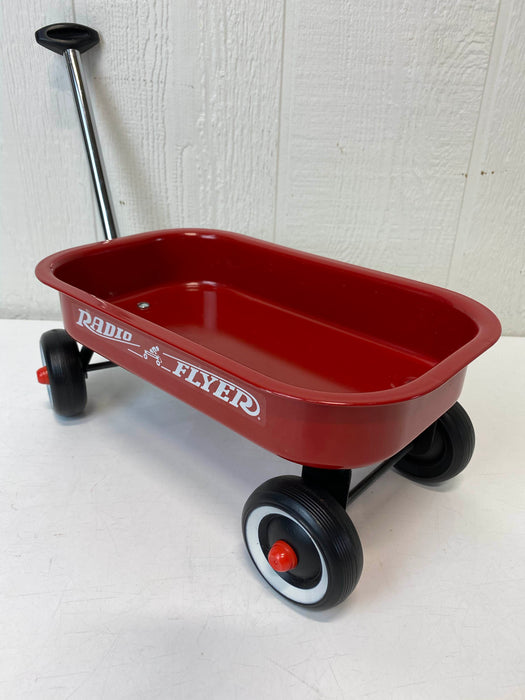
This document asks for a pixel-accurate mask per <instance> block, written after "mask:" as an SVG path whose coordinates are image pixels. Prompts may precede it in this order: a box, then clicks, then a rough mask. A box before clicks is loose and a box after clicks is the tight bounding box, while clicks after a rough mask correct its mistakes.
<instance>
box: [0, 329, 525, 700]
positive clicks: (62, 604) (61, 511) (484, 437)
mask: <svg viewBox="0 0 525 700" xmlns="http://www.w3.org/2000/svg"><path fill="white" fill-rule="evenodd" d="M57 325H60V324H56V323H55V324H53V323H50V322H38V321H3V322H1V323H0V347H1V357H2V367H3V371H2V375H1V379H0V387H1V388H0V397H1V398H0V401H1V404H2V414H1V424H0V459H1V463H0V464H1V466H0V502H1V509H0V519H1V522H0V550H1V557H0V621H1V628H0V629H1V634H0V697H2V698H6V699H7V698H9V699H10V698H38V699H39V700H41V699H47V698H53V699H55V698H56V699H62V698H64V699H65V698H86V699H89V700H93V698H97V699H98V698H108V699H110V698H111V700H115V699H117V698H147V699H150V698H184V699H186V698H227V699H228V700H232V699H234V698H239V699H242V700H246V698H272V700H273V698H275V697H286V698H301V700H309V699H310V698H334V699H335V698H365V697H366V698H372V699H373V700H379V699H380V698H385V699H386V698H389V699H395V700H412V699H414V700H416V699H417V700H421V699H424V698H432V699H434V698H435V699H439V700H443V699H446V698H458V699H461V700H469V699H470V698H472V699H473V700H474V699H475V700H483V699H484V698H487V699H489V698H490V699H491V700H493V699H494V698H498V699H500V698H504V699H506V700H507V699H511V698H524V697H525V633H524V630H525V594H524V588H525V584H524V582H525V459H524V454H525V437H524V436H525V402H524V398H523V397H524V394H525V339H518V338H503V339H502V340H501V341H500V342H499V343H498V344H497V345H496V346H495V347H494V348H493V349H491V350H490V351H489V352H487V353H486V354H485V355H484V356H483V357H481V358H480V359H479V360H477V361H476V362H475V363H473V365H472V366H471V368H470V369H469V372H468V373H467V381H466V384H465V389H464V392H463V396H462V399H461V401H462V403H463V405H464V407H465V408H466V409H467V411H468V412H469V414H470V416H471V418H472V420H473V423H474V425H475V427H476V431H477V447H476V451H475V454H474V457H473V460H472V463H471V465H470V466H469V467H468V469H467V470H466V471H465V472H464V474H462V475H461V476H460V477H458V478H457V479H456V480H454V482H453V483H450V484H448V485H446V486H442V487H439V488H436V489H430V488H425V487H421V486H418V485H416V484H413V483H411V482H409V481H407V480H405V479H403V478H402V477H401V476H399V475H398V474H396V473H388V474H386V475H385V476H384V477H382V479H381V480H379V481H378V482H377V483H376V484H375V485H374V486H373V487H372V488H371V489H370V490H369V491H367V492H366V494H364V495H363V496H362V497H361V498H360V499H359V500H357V501H356V502H355V504H353V505H352V506H351V507H350V509H349V514H350V516H351V517H352V519H353V521H354V523H355V525H356V527H357V529H358V532H359V534H360V536H361V540H362V543H363V548H364V553H365V567H364V571H363V576H362V578H361V581H360V583H359V585H358V587H357V589H356V590H355V592H354V593H353V594H352V596H351V597H350V598H349V599H348V601H347V602H345V603H344V604H343V605H341V606H339V607H338V608H336V609H333V610H331V611H328V612H324V613H314V612H305V611H304V610H301V609H298V608H295V607H292V606H291V605H288V604H287V603H286V602H284V601H283V600H282V599H281V598H280V597H279V596H277V595H276V594H274V593H273V592H272V591H271V589H269V588H268V586H266V585H265V584H264V583H263V582H262V581H261V580H260V579H259V577H258V574H257V573H256V572H255V570H254V569H253V566H252V564H251V562H250V560H249V558H248V555H247V554H246V553H245V551H244V545H243V542H242V535H241V530H240V514H241V510H242V507H243V504H244V501H245V500H246V498H247V497H248V495H249V494H250V493H251V491H252V490H253V489H254V488H256V487H257V486H258V485H259V484H260V483H261V482H262V481H264V480H265V479H267V478H270V477H271V476H274V475H276V474H279V473H297V472H298V468H297V467H294V466H293V465H289V464H287V463H285V462H284V461H283V460H280V459H279V458H277V457H274V456H273V455H271V454H269V453H266V452H264V451H263V450H262V449H260V448H258V447H257V446H255V445H253V444H251V443H249V442H248V441H246V440H245V439H243V438H242V437H240V436H238V435H236V434H234V433H232V432H230V431H229V430H227V429H226V428H223V427H222V426H220V425H218V424H217V423H214V422H213V421H212V420H211V419H209V418H207V417H206V416H204V415H202V414H200V413H197V412H196V411H194V410H193V409H191V408H189V407H188V406H186V405H184V404H182V403H180V402H179V401H177V400H176V399H173V398H171V397H170V396H168V395H166V394H163V393H162V392H161V391H159V390H157V389H155V388H154V387H152V386H150V385H149V384H146V383H145V382H143V381H142V380H140V379H138V378H137V377H135V376H133V375H131V374H129V373H127V372H125V371H123V370H121V369H114V370H109V371H106V372H101V373H99V374H93V375H92V376H91V377H90V379H89V382H88V384H89V396H90V402H89V410H88V413H87V415H86V416H85V417H83V418H81V419H78V420H73V421H61V420H58V419H56V418H55V416H54V414H53V413H52V410H51V409H50V407H49V404H48V401H47V395H46V392H45V389H44V388H43V387H41V386H39V385H38V384H37V383H36V380H35V374H34V371H35V369H36V368H37V367H38V366H39V364H40V358H39V351H38V339H39V336H40V334H41V333H42V332H43V331H44V330H46V329H48V328H51V327H55V326H57Z"/></svg>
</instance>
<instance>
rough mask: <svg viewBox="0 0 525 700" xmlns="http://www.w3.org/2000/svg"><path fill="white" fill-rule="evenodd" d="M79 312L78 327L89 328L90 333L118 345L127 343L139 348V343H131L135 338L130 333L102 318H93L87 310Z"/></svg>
mask: <svg viewBox="0 0 525 700" xmlns="http://www.w3.org/2000/svg"><path fill="white" fill-rule="evenodd" d="M78 311H79V316H78V320H77V326H82V327H83V328H87V329H88V331H91V332H92V333H94V334H95V335H98V336H100V337H101V338H106V339H108V340H114V341H116V342H117V343H125V344H126V345H134V346H135V347H137V348H138V347H139V346H138V343H132V342H131V341H132V338H133V336H132V334H131V333H130V332H129V331H125V330H124V329H123V328H120V327H119V326H116V325H115V324H114V323H110V322H109V321H105V320H104V319H103V318H100V316H91V314H90V313H89V311H86V310H85V309H79V310H78Z"/></svg>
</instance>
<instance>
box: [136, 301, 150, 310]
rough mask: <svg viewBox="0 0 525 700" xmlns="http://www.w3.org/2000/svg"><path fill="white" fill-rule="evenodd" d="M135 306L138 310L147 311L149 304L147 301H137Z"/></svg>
mask: <svg viewBox="0 0 525 700" xmlns="http://www.w3.org/2000/svg"><path fill="white" fill-rule="evenodd" d="M137 306H138V307H139V309H149V304H148V302H147V301H139V303H138V304H137Z"/></svg>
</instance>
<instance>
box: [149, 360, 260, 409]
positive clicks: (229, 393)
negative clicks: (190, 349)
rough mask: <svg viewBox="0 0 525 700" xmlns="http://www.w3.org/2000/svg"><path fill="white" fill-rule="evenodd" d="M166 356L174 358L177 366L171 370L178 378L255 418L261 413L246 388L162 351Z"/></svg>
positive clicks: (257, 404) (255, 400) (253, 397)
mask: <svg viewBox="0 0 525 700" xmlns="http://www.w3.org/2000/svg"><path fill="white" fill-rule="evenodd" d="M163 355H166V357H169V358H171V359H172V360H175V361H176V363H177V366H176V367H175V369H173V370H172V374H173V375H175V377H179V379H183V380H184V381H185V382H188V384H191V385H192V386H194V387H196V388H198V389H200V390H201V391H205V392H206V393H208V394H212V395H213V396H215V397H216V398H218V399H220V400H221V401H224V402H225V403H228V404H230V406H233V407H234V408H240V409H241V411H244V413H246V414H247V415H248V416H252V417H254V418H256V417H257V416H259V414H260V413H261V407H260V405H259V402H258V401H257V399H256V398H255V396H252V394H250V393H249V392H247V391H246V389H242V388H241V387H240V386H237V385H236V384H232V383H231V382H227V381H226V380H225V379H222V378H221V377H219V376H217V375H216V374H212V373H211V372H205V371H204V370H203V369H201V368H200V367H197V366H196V365H192V364H191V363H190V362H184V361H183V360H179V359H178V358H177V357H173V355H168V353H166V352H165V353H163Z"/></svg>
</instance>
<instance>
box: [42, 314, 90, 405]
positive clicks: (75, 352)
mask: <svg viewBox="0 0 525 700" xmlns="http://www.w3.org/2000/svg"><path fill="white" fill-rule="evenodd" d="M40 350H41V353H42V361H43V362H44V364H45V366H46V368H47V374H48V377H49V385H48V386H49V400H50V402H51V406H52V407H53V410H54V411H55V413H57V414H58V415H59V416H63V417H65V418H70V417H72V416H78V415H79V414H80V413H82V412H83V411H84V409H85V408H86V403H87V390H86V373H85V371H84V368H83V367H82V362H81V359H80V351H79V349H78V345H77V343H76V341H74V340H73V338H72V337H71V336H70V335H69V334H68V333H67V332H66V331H65V330H63V329H61V328H60V329H55V330H52V331H47V332H46V333H44V334H43V335H42V337H41V338H40Z"/></svg>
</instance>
